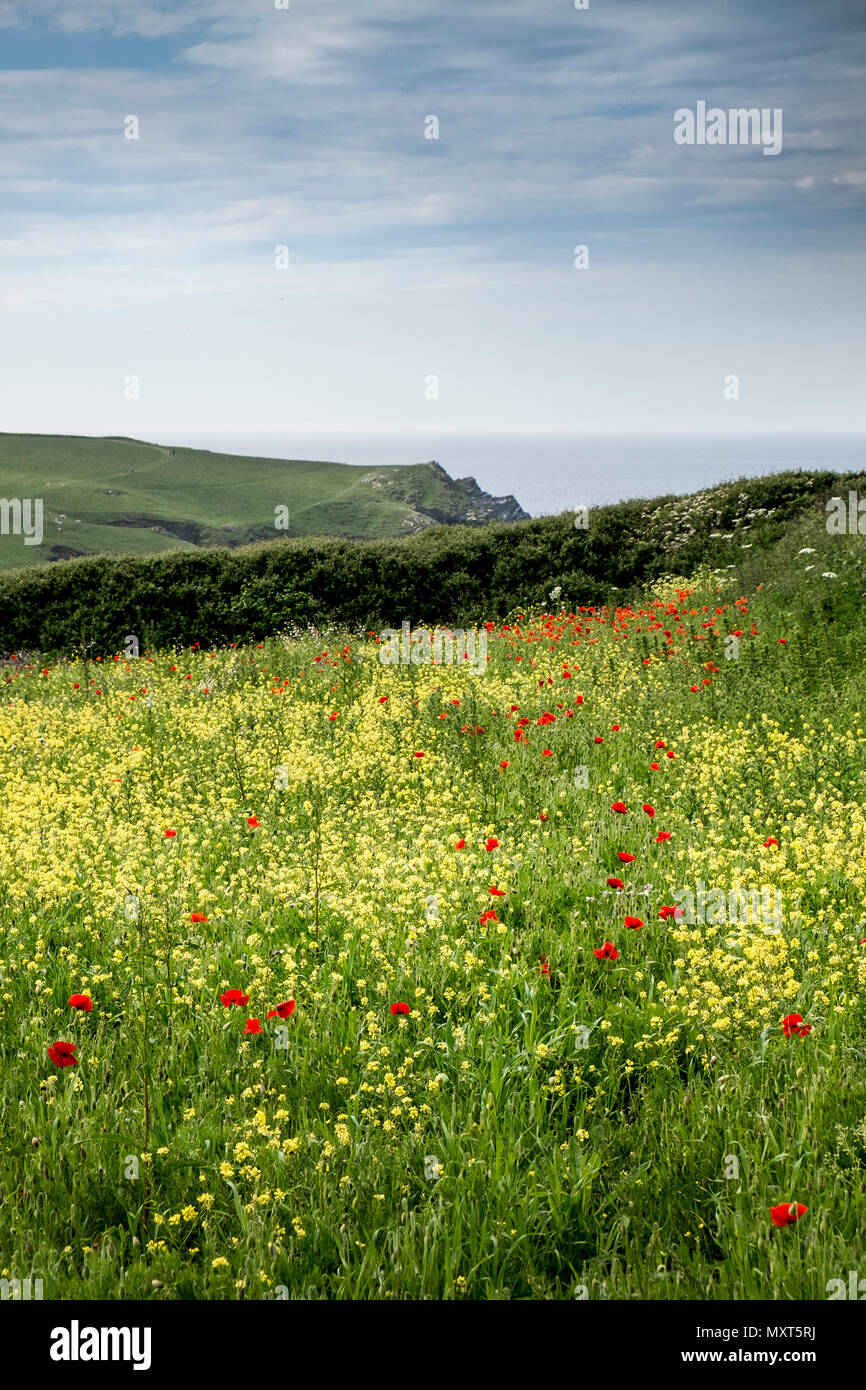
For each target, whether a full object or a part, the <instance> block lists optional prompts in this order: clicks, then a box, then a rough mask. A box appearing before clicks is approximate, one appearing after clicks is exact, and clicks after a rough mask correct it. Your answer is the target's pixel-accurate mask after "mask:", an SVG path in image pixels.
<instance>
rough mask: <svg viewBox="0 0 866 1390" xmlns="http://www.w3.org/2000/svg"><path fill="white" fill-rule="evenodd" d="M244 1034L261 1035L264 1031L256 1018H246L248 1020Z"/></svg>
mask: <svg viewBox="0 0 866 1390" xmlns="http://www.w3.org/2000/svg"><path fill="white" fill-rule="evenodd" d="M244 1032H245V1033H263V1032H264V1029H263V1028H262V1025H261V1023H260V1022H259V1020H258V1019H257V1018H248V1019H247V1026H246V1027H245V1029H244Z"/></svg>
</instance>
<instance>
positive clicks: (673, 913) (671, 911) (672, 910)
mask: <svg viewBox="0 0 866 1390" xmlns="http://www.w3.org/2000/svg"><path fill="white" fill-rule="evenodd" d="M685 915H686V912H685V908H683V907H669V906H665V907H663V908H662V909H661V911H660V912H659V917H661V919H662V921H663V922H666V921H667V919H668V918H669V917H673V919H674V921H675V922H678V921H679V920H680V918H681V917H685Z"/></svg>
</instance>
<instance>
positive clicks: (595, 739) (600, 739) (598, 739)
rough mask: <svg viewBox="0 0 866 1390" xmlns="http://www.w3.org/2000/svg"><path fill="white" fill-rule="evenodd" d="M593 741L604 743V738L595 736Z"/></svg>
mask: <svg viewBox="0 0 866 1390" xmlns="http://www.w3.org/2000/svg"><path fill="white" fill-rule="evenodd" d="M593 743H604V739H603V738H598V737H596V738H594V739H593Z"/></svg>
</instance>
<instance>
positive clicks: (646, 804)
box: [641, 801, 655, 817]
mask: <svg viewBox="0 0 866 1390" xmlns="http://www.w3.org/2000/svg"><path fill="white" fill-rule="evenodd" d="M641 810H642V811H646V813H647V815H648V816H650V817H652V816H654V815H655V807H654V806H650V804H649V802H648V801H645V802H644V804H643V806H641Z"/></svg>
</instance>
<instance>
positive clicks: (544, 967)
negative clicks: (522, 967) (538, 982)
mask: <svg viewBox="0 0 866 1390" xmlns="http://www.w3.org/2000/svg"><path fill="white" fill-rule="evenodd" d="M538 959H539V961H540V962H541V964H540V967H539V968H540V970H541V973H542V975H549V974H550V965H549V963H548V959H547V956H539V958H538Z"/></svg>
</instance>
